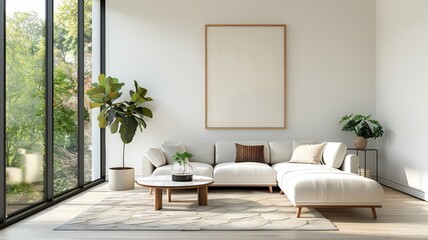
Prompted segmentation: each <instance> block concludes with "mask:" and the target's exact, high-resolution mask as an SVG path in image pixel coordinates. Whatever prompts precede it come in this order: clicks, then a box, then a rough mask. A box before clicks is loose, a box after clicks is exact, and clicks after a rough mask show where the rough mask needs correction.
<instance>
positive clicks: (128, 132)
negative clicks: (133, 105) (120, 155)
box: [119, 116, 138, 144]
mask: <svg viewBox="0 0 428 240" xmlns="http://www.w3.org/2000/svg"><path fill="white" fill-rule="evenodd" d="M137 126H138V123H137V121H136V120H135V118H134V117H132V116H131V117H125V118H124V119H123V121H122V124H121V125H120V130H119V133H120V138H121V139H122V142H123V143H124V144H127V143H130V142H132V139H133V138H134V136H135V132H136V131H137Z"/></svg>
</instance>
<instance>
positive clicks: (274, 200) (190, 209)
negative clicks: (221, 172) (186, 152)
mask: <svg viewBox="0 0 428 240" xmlns="http://www.w3.org/2000/svg"><path fill="white" fill-rule="evenodd" d="M208 199H209V200H208V206H198V204H197V196H196V192H195V191H189V190H187V191H186V190H181V191H174V192H173V194H172V202H166V197H165V196H164V199H163V208H162V209H161V210H160V211H154V210H153V195H149V194H148V193H147V192H146V191H140V192H136V191H131V192H120V193H117V194H116V195H115V196H110V197H107V198H105V199H103V200H102V201H100V202H99V203H98V204H96V205H95V206H93V207H92V208H90V209H89V210H87V211H85V212H84V213H82V214H81V215H79V216H77V217H76V218H74V219H72V220H71V221H70V222H68V223H66V224H64V225H62V226H59V227H58V228H56V229H55V230H66V231H69V230H78V231H92V230H104V231H106V230H107V231H109V230H112V231H129V230H137V231H138V230H149V231H166V230H174V231H176V230H186V231H192V230H193V231H197V230H221V231H225V230H233V231H240V230H279V231H280V230H337V228H336V226H335V225H334V224H333V223H331V222H330V221H329V220H328V219H326V218H324V217H323V216H322V215H321V214H320V213H319V212H318V211H316V210H314V209H305V208H304V209H303V210H302V215H301V218H295V212H296V209H295V208H294V207H293V206H292V204H291V203H290V202H289V201H288V199H287V198H286V197H285V196H284V195H280V194H278V193H272V194H270V193H268V192H265V191H262V190H258V191H256V190H233V191H228V190H213V191H210V192H209V197H208Z"/></svg>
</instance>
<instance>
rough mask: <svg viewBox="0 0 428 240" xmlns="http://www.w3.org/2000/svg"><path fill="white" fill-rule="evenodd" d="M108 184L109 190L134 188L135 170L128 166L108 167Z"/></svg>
mask: <svg viewBox="0 0 428 240" xmlns="http://www.w3.org/2000/svg"><path fill="white" fill-rule="evenodd" d="M108 173H109V175H108V186H109V189H110V190H131V189H134V182H135V170H134V168H130V167H125V168H122V167H116V168H110V169H109V171H108Z"/></svg>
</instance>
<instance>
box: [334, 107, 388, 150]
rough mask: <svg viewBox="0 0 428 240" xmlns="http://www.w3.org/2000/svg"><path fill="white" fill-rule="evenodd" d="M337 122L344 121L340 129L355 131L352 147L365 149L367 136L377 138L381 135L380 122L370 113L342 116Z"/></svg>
mask: <svg viewBox="0 0 428 240" xmlns="http://www.w3.org/2000/svg"><path fill="white" fill-rule="evenodd" d="M339 123H344V125H343V127H342V131H348V132H352V131H353V132H355V134H356V135H357V137H356V138H355V140H354V147H355V148H357V149H366V147H367V139H368V138H374V139H376V138H379V137H382V136H383V128H382V125H380V123H379V122H378V121H376V120H374V119H372V118H371V115H368V116H364V115H360V114H351V115H349V116H344V117H342V120H340V122H339Z"/></svg>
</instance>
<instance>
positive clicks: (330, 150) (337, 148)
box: [322, 142, 347, 168]
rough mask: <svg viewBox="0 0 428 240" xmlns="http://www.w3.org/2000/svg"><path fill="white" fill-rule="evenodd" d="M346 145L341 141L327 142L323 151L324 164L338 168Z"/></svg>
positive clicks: (344, 154) (344, 153)
mask: <svg viewBox="0 0 428 240" xmlns="http://www.w3.org/2000/svg"><path fill="white" fill-rule="evenodd" d="M346 149H347V148H346V145H345V144H344V143H341V142H328V143H327V145H325V148H324V151H323V154H322V155H323V156H322V158H323V162H324V164H325V165H327V166H330V167H334V168H340V166H342V163H343V160H344V159H345V156H346Z"/></svg>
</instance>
